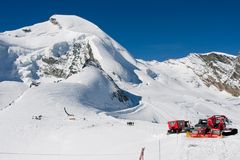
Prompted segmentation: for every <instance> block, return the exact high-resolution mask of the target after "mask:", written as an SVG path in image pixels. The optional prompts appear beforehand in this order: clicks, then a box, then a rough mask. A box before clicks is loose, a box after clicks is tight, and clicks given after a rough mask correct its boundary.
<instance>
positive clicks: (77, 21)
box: [49, 15, 107, 38]
mask: <svg viewBox="0 0 240 160" xmlns="http://www.w3.org/2000/svg"><path fill="white" fill-rule="evenodd" d="M54 20H55V22H56V23H57V24H58V25H59V26H60V28H61V29H66V30H69V31H73V32H79V33H86V34H92V35H96V36H98V37H101V38H105V37H107V35H106V34H105V33H104V32H103V31H102V30H101V29H100V28H99V27H98V26H96V25H95V24H93V23H91V22H89V21H88V20H85V19H83V18H81V17H78V16H75V15H53V16H51V17H50V19H49V21H50V22H53V21H54Z"/></svg>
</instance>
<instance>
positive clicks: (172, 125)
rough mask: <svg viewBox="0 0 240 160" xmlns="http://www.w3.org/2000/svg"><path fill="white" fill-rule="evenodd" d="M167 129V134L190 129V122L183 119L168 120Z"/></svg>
mask: <svg viewBox="0 0 240 160" xmlns="http://www.w3.org/2000/svg"><path fill="white" fill-rule="evenodd" d="M168 129H169V130H168V134H172V133H184V132H187V131H189V130H190V123H189V121H185V120H175V121H168Z"/></svg>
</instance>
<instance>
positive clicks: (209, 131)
mask: <svg viewBox="0 0 240 160" xmlns="http://www.w3.org/2000/svg"><path fill="white" fill-rule="evenodd" d="M229 123H230V120H229V119H228V118H227V117H226V116H224V115H214V116H212V117H209V118H208V119H200V120H199V122H198V124H196V125H195V127H194V129H193V130H191V132H190V133H189V134H188V135H189V136H190V137H195V138H218V137H222V136H229V135H235V134H237V133H238V130H237V129H236V128H226V125H227V124H229Z"/></svg>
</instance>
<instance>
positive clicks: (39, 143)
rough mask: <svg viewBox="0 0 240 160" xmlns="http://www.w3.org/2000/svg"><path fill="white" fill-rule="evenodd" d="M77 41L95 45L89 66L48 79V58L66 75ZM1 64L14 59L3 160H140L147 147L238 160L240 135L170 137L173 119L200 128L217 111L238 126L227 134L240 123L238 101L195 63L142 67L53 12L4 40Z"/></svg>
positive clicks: (0, 80) (179, 155)
mask: <svg viewBox="0 0 240 160" xmlns="http://www.w3.org/2000/svg"><path fill="white" fill-rule="evenodd" d="M76 41H77V42H81V43H79V44H81V45H82V46H85V44H86V43H85V42H87V43H88V44H89V45H90V46H91V52H90V51H89V50H87V49H86V48H83V50H84V49H86V50H87V51H88V52H87V53H91V54H93V57H94V59H93V58H90V60H91V61H92V62H91V63H85V64H83V65H82V64H81V63H79V64H78V65H79V66H81V67H80V69H79V68H78V69H79V70H77V72H76V73H74V74H69V76H68V77H65V78H63V77H55V76H52V75H44V74H43V75H42V74H41V73H42V71H41V69H45V68H44V65H46V64H43V62H42V58H44V57H54V58H55V59H54V60H59V59H60V60H59V62H57V63H56V64H55V65H56V66H57V65H60V66H57V67H58V69H59V67H62V68H63V69H64V68H66V67H64V66H61V65H62V64H61V63H60V62H62V61H64V62H65V59H66V56H67V55H68V54H71V52H69V50H71V48H72V47H73V45H72V43H75V42H76ZM84 51H85V50H84ZM81 53H85V52H81ZM91 54H90V55H87V56H90V57H91V56H92V55H91ZM216 54H218V53H216ZM219 54H222V53H219ZM87 56H86V57H87ZM226 56H228V55H227V54H226ZM0 60H1V62H2V61H3V60H6V61H4V62H3V63H1V64H0V159H1V160H15V159H18V160H32V159H34V160H43V159H44V160H66V159H67V160H76V159H84V160H122V159H125V160H133V159H138V158H139V155H140V151H141V149H142V148H143V147H145V159H146V160H147V159H151V160H153V159H161V160H176V159H179V160H188V159H189V160H190V159H194V160H202V159H210V160H238V159H240V152H239V144H240V136H239V134H237V135H234V136H229V137H224V138H217V139H192V138H187V137H186V135H185V134H175V135H167V134H166V133H167V130H168V128H167V121H169V120H176V119H184V120H190V121H191V122H192V124H195V123H197V122H198V119H199V118H206V117H207V116H211V115H214V114H224V115H226V116H227V117H228V118H229V119H231V120H232V124H231V126H229V127H233V128H234V127H236V128H239V126H240V125H239V124H240V119H239V115H240V100H239V98H238V97H234V96H232V95H231V94H229V93H227V92H225V91H222V92H220V91H219V90H218V89H217V88H215V87H213V86H210V87H207V86H206V85H205V84H204V82H203V81H202V80H201V79H200V78H199V77H198V76H197V75H196V71H198V70H197V69H199V72H200V71H201V70H200V67H202V62H201V61H200V60H199V59H197V58H196V56H191V55H190V56H188V57H187V58H183V59H178V60H169V61H165V62H158V61H144V60H135V59H134V58H133V57H132V56H131V55H130V54H129V53H128V52H127V51H126V50H125V49H124V48H123V47H121V46H120V45H119V44H118V43H117V42H115V41H114V40H113V39H111V38H110V37H109V36H108V35H107V34H106V33H104V32H103V31H101V30H100V29H99V28H98V27H97V26H95V25H94V24H92V23H91V22H88V21H86V20H84V19H82V18H80V17H76V16H63V15H54V16H52V17H51V18H50V20H49V21H47V22H43V23H39V24H36V25H33V26H29V27H24V28H22V29H18V30H15V31H7V32H4V33H0ZM48 60H52V59H48ZM70 60H71V57H70ZM70 60H69V59H68V61H67V62H66V63H63V65H66V64H68V63H69V62H71V61H70ZM51 62H52V61H51ZM84 62H85V61H84ZM86 62H88V61H86ZM189 66H190V67H189ZM47 67H51V65H49V66H47ZM192 68H195V69H196V70H193V69H192ZM66 73H68V72H67V71H66ZM30 84H31V87H30ZM32 84H34V85H32ZM66 112H67V113H66ZM67 114H69V115H67ZM129 121H131V122H132V121H133V122H134V126H129V125H127V122H129Z"/></svg>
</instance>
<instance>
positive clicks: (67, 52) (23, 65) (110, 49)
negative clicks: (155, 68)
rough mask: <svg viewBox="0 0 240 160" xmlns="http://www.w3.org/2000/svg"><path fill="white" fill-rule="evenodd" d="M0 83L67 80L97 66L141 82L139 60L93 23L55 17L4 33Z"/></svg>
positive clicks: (0, 41)
mask: <svg viewBox="0 0 240 160" xmlns="http://www.w3.org/2000/svg"><path fill="white" fill-rule="evenodd" d="M0 52H1V55H0V60H1V61H3V59H4V63H1V64H0V80H1V81H3V80H18V81H24V82H26V83H31V82H32V81H35V80H40V81H41V80H42V79H46V78H58V79H59V78H63V79H66V78H68V77H70V76H71V75H73V74H75V73H78V72H80V71H81V70H82V68H83V67H84V66H86V65H89V64H92V65H93V64H94V65H95V66H98V67H99V68H101V69H102V70H104V71H105V72H106V73H107V74H108V75H110V76H111V77H112V78H114V79H115V80H117V79H118V80H124V81H127V82H131V83H139V82H140V80H139V79H138V77H137V75H136V74H135V72H134V70H135V69H137V67H136V61H135V59H134V58H133V57H132V56H131V55H130V54H129V53H128V52H127V51H126V49H124V48H123V47H122V46H121V45H119V44H118V43H117V42H116V41H114V40H113V39H112V38H110V37H109V36H108V35H107V34H105V33H104V32H103V31H102V30H101V29H99V28H98V27H97V26H96V25H94V24H92V23H91V22H89V21H87V20H84V19H82V18H80V17H77V16H66V15H54V16H52V17H50V19H49V20H48V21H46V22H43V23H39V24H36V25H33V26H28V27H24V28H21V29H18V30H15V31H8V32H4V33H1V34H0Z"/></svg>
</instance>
